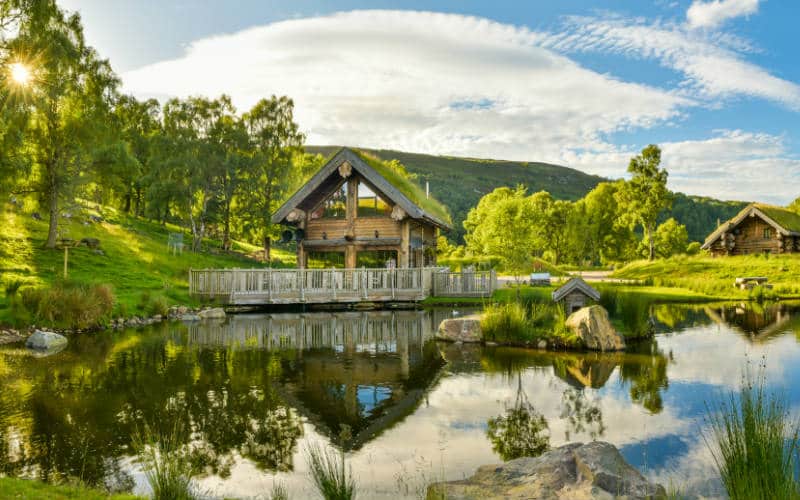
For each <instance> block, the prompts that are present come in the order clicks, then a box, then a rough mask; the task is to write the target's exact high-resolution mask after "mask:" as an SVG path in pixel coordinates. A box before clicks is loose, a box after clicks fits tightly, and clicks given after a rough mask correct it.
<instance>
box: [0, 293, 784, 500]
mask: <svg viewBox="0 0 800 500" xmlns="http://www.w3.org/2000/svg"><path fill="white" fill-rule="evenodd" d="M466 312H467V311H461V310H459V311H453V310H452V309H446V310H426V311H374V312H340V313H329V312H321V313H283V314H272V315H266V314H257V315H255V314H248V315H244V314H242V315H235V316H229V317H228V318H227V319H226V320H224V321H218V322H204V323H195V324H189V325H187V324H183V323H180V322H175V323H166V324H161V325H158V326H154V327H149V328H144V329H139V330H124V331H115V332H102V333H99V334H95V335H82V336H77V337H73V338H72V339H71V341H70V345H69V347H68V348H67V349H66V350H64V351H62V352H60V353H58V354H56V355H53V356H50V357H46V358H34V357H31V356H29V355H28V354H27V353H26V351H25V350H24V349H22V348H21V346H19V345H10V346H3V347H2V348H1V349H0V474H6V475H13V476H35V477H39V478H41V479H45V480H49V481H59V480H63V479H65V478H80V479H82V480H83V481H85V482H88V483H90V484H96V485H106V486H107V487H133V488H134V490H135V491H136V492H138V493H143V494H144V493H147V485H146V482H145V481H144V479H143V475H142V473H141V471H140V470H139V468H138V465H137V464H136V463H135V462H134V461H133V460H131V459H130V455H131V446H130V445H131V436H132V434H133V433H134V432H135V430H136V429H137V428H140V427H141V426H142V425H143V424H144V423H147V424H148V425H151V426H154V427H157V428H161V429H169V428H171V426H172V425H173V424H174V422H175V421H180V422H181V423H182V424H183V425H185V426H186V428H189V429H191V430H192V440H193V447H192V448H193V450H194V451H193V461H194V463H195V464H196V465H197V467H198V469H202V471H203V473H202V475H201V476H200V479H199V483H200V485H201V486H202V488H203V489H204V490H205V491H208V492H209V493H211V494H213V495H215V496H220V497H222V496H225V497H253V496H257V495H264V494H265V493H266V492H268V491H269V490H270V488H271V486H272V484H273V482H275V481H279V482H281V483H283V484H285V485H286V486H287V487H288V489H289V491H290V493H291V496H292V497H293V498H306V497H309V496H311V497H313V496H315V494H314V490H313V488H312V485H311V483H310V481H309V479H308V477H307V474H306V472H307V465H306V463H305V458H304V457H305V455H304V452H305V450H306V449H307V447H308V445H309V444H310V443H322V444H325V445H329V444H330V445H334V446H337V447H343V448H344V449H345V450H346V456H347V459H348V462H349V464H350V465H351V466H352V467H353V470H354V472H355V474H356V476H357V480H358V484H359V494H360V496H362V497H363V498H415V497H416V498H418V497H420V496H421V495H422V494H423V493H424V490H425V486H426V485H427V483H428V482H430V481H436V480H441V479H443V478H444V479H460V478H463V477H465V476H469V475H471V474H472V473H473V472H474V470H475V469H476V468H477V467H478V466H480V465H483V464H488V463H497V462H500V461H501V460H502V459H503V458H509V457H513V456H516V455H518V454H520V453H524V452H525V451H526V450H528V451H529V452H530V451H535V450H541V449H542V448H543V447H544V446H547V445H548V444H549V445H550V446H558V445H560V444H563V443H565V442H568V441H588V440H592V439H602V440H606V441H609V442H611V443H613V444H615V445H616V446H618V447H619V448H620V449H621V451H622V453H623V455H624V456H625V457H626V459H628V461H630V462H631V463H632V464H633V465H635V466H636V467H638V468H639V469H641V470H643V471H644V473H645V474H646V475H647V476H648V477H650V478H651V479H654V480H657V481H659V482H661V483H662V484H665V485H670V484H672V485H674V486H675V487H677V488H679V489H681V490H683V491H687V492H694V493H701V494H706V495H711V496H714V495H719V494H720V493H721V490H720V486H719V482H718V480H717V479H716V474H715V472H714V467H713V461H712V458H711V456H710V454H709V452H708V450H707V448H706V445H705V443H704V441H703V439H702V432H703V429H704V428H705V427H706V424H705V422H704V416H705V415H706V404H707V402H712V401H715V400H716V399H717V398H719V397H720V396H724V395H725V394H727V392H728V391H730V390H735V389H736V388H737V387H738V385H739V383H740V381H741V377H742V371H743V367H744V366H745V365H746V364H748V363H749V364H751V365H752V366H753V368H754V369H755V370H758V366H759V365H764V366H765V368H764V372H765V376H766V378H767V380H768V384H769V385H770V387H771V388H775V389H779V390H781V391H784V392H785V393H786V395H787V397H788V398H789V399H790V401H791V406H792V407H793V408H794V407H796V406H797V404H798V403H800V389H798V388H797V386H796V384H792V383H791V382H792V381H794V380H797V378H798V376H800V343H798V334H800V305H798V304H791V303H782V304H779V305H772V306H759V305H757V304H710V305H660V306H653V307H652V308H651V309H650V314H651V315H652V318H653V320H654V321H655V325H656V331H657V334H656V336H655V338H654V339H653V340H652V341H647V342H645V343H643V344H640V345H638V346H637V347H636V349H634V350H633V351H632V352H627V353H624V354H576V353H556V352H540V351H533V350H522V349H511V348H491V347H484V348H482V347H480V346H467V345H453V344H441V343H436V342H434V341H432V340H431V339H432V337H433V332H434V331H435V327H436V326H437V325H438V323H439V322H440V321H441V320H442V319H444V318H446V317H450V316H451V315H452V314H457V313H458V314H463V313H466ZM442 357H444V359H446V360H447V361H446V362H444V361H443V360H442ZM520 415H524V416H526V417H527V420H524V419H523V420H524V422H523V425H525V426H526V427H524V428H525V429H526V430H527V431H526V433H525V434H524V438H523V439H518V438H517V439H514V438H513V436H514V432H513V431H514V429H513V426H514V425H519V424H520V422H521V420H520V419H519V418H515V417H519V416H520ZM342 426H348V427H349V430H350V432H349V434H350V435H351V438H350V439H349V440H348V441H347V442H344V443H343V442H342V441H341V440H340V434H341V433H340V431H341V429H342Z"/></svg>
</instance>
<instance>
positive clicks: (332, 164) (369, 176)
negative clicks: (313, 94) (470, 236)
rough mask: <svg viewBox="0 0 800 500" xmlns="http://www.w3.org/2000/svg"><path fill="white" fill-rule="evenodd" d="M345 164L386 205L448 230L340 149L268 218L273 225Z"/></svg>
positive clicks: (365, 165) (353, 156)
mask: <svg viewBox="0 0 800 500" xmlns="http://www.w3.org/2000/svg"><path fill="white" fill-rule="evenodd" d="M345 162H347V163H348V164H350V166H351V167H352V168H353V169H354V170H355V171H356V172H358V173H359V174H360V175H361V176H363V177H364V178H365V179H366V180H367V181H368V182H369V183H370V184H372V185H373V186H374V187H375V189H377V190H378V191H380V192H381V193H382V194H383V195H384V196H386V197H387V198H388V199H389V201H391V202H392V203H394V204H396V205H398V206H399V207H400V208H402V209H403V210H404V211H405V212H406V213H407V214H408V215H409V217H411V218H412V219H427V220H429V221H431V222H432V223H433V224H435V225H437V226H439V227H442V228H447V229H449V228H450V226H449V225H448V224H447V223H445V222H444V221H442V220H440V219H438V218H437V217H435V216H433V215H431V214H429V213H427V212H425V211H424V210H423V209H422V208H420V207H419V206H418V205H417V204H416V203H414V202H413V201H411V200H410V199H409V198H408V197H407V196H406V195H404V194H403V193H402V192H400V190H398V189H397V188H395V187H394V186H393V185H392V184H391V183H390V182H389V181H387V180H386V179H385V178H384V177H383V176H382V175H380V174H379V173H378V172H376V171H375V169H373V168H372V167H370V166H369V165H368V164H367V162H365V161H364V160H363V159H361V157H360V156H359V155H357V154H356V153H354V152H353V151H352V150H350V149H349V148H341V149H340V150H339V151H338V152H337V153H336V154H335V155H334V156H333V157H332V158H331V159H330V160H328V162H327V163H326V164H325V165H324V166H323V167H322V168H321V169H320V170H319V172H317V173H316V174H315V175H314V176H313V177H312V178H311V180H309V181H308V182H307V183H306V184H305V185H304V186H303V187H302V188H300V189H298V190H297V192H296V193H295V194H293V195H292V196H291V197H290V198H289V199H288V200H287V201H286V203H284V204H283V205H282V206H281V207H280V208H279V209H278V210H277V211H276V212H275V214H274V215H273V216H272V222H273V223H274V224H280V223H282V222H283V221H285V220H286V218H287V216H288V215H289V213H290V212H291V211H292V210H294V209H295V208H297V207H298V206H299V205H300V204H301V203H302V202H303V201H304V200H305V199H306V198H308V197H309V196H310V195H312V194H313V193H314V192H315V191H316V190H317V189H318V188H319V187H320V186H322V184H323V183H324V182H325V181H326V180H327V179H328V178H329V177H330V176H331V175H339V174H338V169H339V167H340V166H341V165H342V164H343V163H345Z"/></svg>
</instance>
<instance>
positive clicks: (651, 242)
mask: <svg viewBox="0 0 800 500" xmlns="http://www.w3.org/2000/svg"><path fill="white" fill-rule="evenodd" d="M654 232H655V231H654V230H653V227H652V226H648V227H647V241H648V244H649V245H650V256H649V259H650V260H655V258H656V242H655V235H654V234H653V233H654Z"/></svg>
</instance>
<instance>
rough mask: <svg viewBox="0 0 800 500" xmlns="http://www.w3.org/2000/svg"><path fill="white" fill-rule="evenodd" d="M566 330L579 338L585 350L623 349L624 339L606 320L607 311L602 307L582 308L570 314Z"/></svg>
mask: <svg viewBox="0 0 800 500" xmlns="http://www.w3.org/2000/svg"><path fill="white" fill-rule="evenodd" d="M566 326H567V328H569V329H570V330H572V332H573V333H574V334H575V335H577V336H578V337H580V338H581V340H582V341H583V345H585V346H586V348H587V349H591V350H594V351H621V350H623V349H625V338H624V337H623V336H622V335H620V334H619V332H617V331H616V330H615V329H614V327H613V326H612V325H611V321H609V320H608V311H606V310H605V308H604V307H603V306H598V305H594V306H589V307H582V308H580V309H578V310H577V311H575V312H574V313H572V314H570V316H569V318H567V322H566Z"/></svg>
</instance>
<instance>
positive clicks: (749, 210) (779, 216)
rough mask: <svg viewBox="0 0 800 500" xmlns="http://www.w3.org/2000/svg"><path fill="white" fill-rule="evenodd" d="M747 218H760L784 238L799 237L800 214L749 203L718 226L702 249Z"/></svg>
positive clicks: (708, 246) (781, 208)
mask: <svg viewBox="0 0 800 500" xmlns="http://www.w3.org/2000/svg"><path fill="white" fill-rule="evenodd" d="M747 217H760V218H761V219H762V220H763V221H764V222H766V223H767V224H769V225H771V226H772V227H774V228H775V230H776V231H778V232H779V233H781V234H783V235H786V236H800V214H797V213H795V212H793V211H791V210H789V209H787V208H783V207H776V206H774V205H767V204H766V203H751V204H750V205H747V206H746V207H745V208H744V209H742V211H741V212H739V213H738V214H736V216H735V217H734V218H732V219H730V220H729V221H727V222H725V223H723V224H720V226H719V227H718V228H717V229H715V230H714V231H713V232H712V233H711V234H710V235H708V238H706V241H705V243H703V247H702V248H704V249H708V248H711V245H712V244H713V243H714V242H715V241H717V240H718V239H719V238H720V237H721V236H722V234H723V233H726V232H728V231H731V230H733V229H734V228H735V227H736V226H738V225H739V224H741V223H742V221H744V220H745V219H746V218H747Z"/></svg>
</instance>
